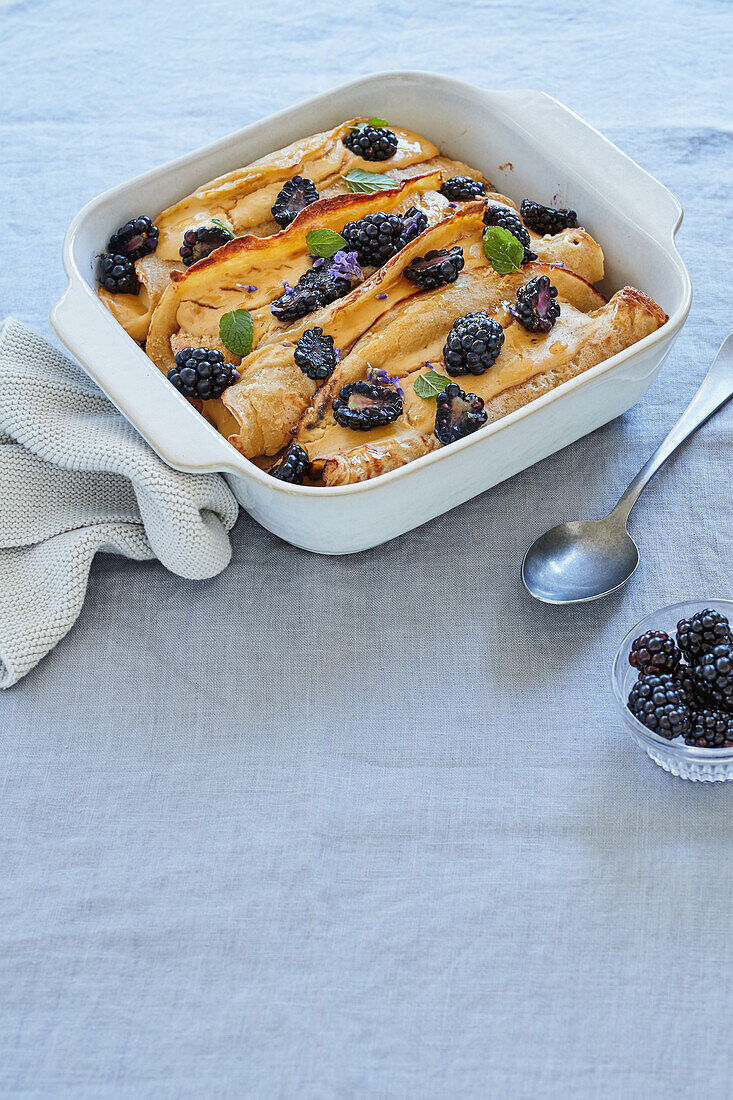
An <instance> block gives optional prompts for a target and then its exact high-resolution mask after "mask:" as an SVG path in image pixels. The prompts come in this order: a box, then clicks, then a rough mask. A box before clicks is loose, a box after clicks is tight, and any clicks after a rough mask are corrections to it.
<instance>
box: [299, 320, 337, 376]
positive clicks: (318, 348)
mask: <svg viewBox="0 0 733 1100" xmlns="http://www.w3.org/2000/svg"><path fill="white" fill-rule="evenodd" d="M293 358H294V359H295V362H296V364H297V365H298V366H299V367H300V369H301V370H302V372H303V374H307V375H308V377H309V378H312V379H313V381H314V382H323V381H325V379H326V378H330V377H331V375H332V374H333V372H334V370H335V369H336V349H335V348H334V346H333V336H328V335H326V334H325V333H324V331H323V329H322V328H320V327H319V326H318V325H316V327H315V328H309V329H306V331H305V332H304V333H303V335H302V336H301V337H300V339H299V340H298V343H297V344H296V345H295V351H294V352H293Z"/></svg>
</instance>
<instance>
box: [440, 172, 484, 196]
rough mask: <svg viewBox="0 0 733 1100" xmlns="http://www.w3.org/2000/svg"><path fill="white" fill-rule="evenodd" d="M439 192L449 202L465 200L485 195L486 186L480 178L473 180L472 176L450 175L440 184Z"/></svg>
mask: <svg viewBox="0 0 733 1100" xmlns="http://www.w3.org/2000/svg"><path fill="white" fill-rule="evenodd" d="M440 193H441V195H445V197H446V198H447V199H450V201H451V202H467V201H468V200H469V199H477V198H478V197H479V196H480V195H485V194H486V188H485V187H484V185H483V183H481V181H480V180H475V179H473V177H472V176H451V178H450V179H448V180H446V181H445V182H444V183H443V184H441V187H440Z"/></svg>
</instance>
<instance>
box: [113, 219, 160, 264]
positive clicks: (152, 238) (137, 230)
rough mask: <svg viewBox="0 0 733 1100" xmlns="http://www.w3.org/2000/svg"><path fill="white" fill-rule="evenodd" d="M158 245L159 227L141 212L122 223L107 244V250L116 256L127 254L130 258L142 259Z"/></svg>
mask: <svg viewBox="0 0 733 1100" xmlns="http://www.w3.org/2000/svg"><path fill="white" fill-rule="evenodd" d="M157 247H158V227H157V225H153V223H152V221H151V220H150V218H148V217H147V216H146V215H145V214H141V215H140V217H139V218H132V220H131V221H129V222H127V223H126V224H125V225H121V226H120V228H119V229H118V230H117V232H116V233H113V234H112V236H111V237H110V239H109V242H108V244H107V251H108V252H111V253H113V255H115V256H127V258H128V260H140V259H141V258H142V257H143V256H147V255H148V253H150V252H155V250H156V248H157Z"/></svg>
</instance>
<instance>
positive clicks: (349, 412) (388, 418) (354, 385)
mask: <svg viewBox="0 0 733 1100" xmlns="http://www.w3.org/2000/svg"><path fill="white" fill-rule="evenodd" d="M401 412H402V398H401V397H400V395H399V394H398V393H397V391H396V390H394V389H391V388H388V387H387V386H379V385H373V384H372V383H371V382H350V383H349V384H348V386H344V387H343V389H342V390H341V392H340V393H339V395H338V397H336V398H335V399H334V402H333V415H334V418H335V420H336V423H337V424H340V425H341V426H342V428H352V429H353V430H354V431H359V432H368V431H370V430H371V429H372V428H382V427H384V425H385V424H391V423H392V421H393V420H396V419H397V417H398V416H399V415H400V413H401Z"/></svg>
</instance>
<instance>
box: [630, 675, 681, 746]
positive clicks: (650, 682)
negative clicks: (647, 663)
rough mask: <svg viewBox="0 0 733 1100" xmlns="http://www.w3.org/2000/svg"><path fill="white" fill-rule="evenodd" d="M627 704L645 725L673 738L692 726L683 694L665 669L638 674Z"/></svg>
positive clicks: (668, 738)
mask: <svg viewBox="0 0 733 1100" xmlns="http://www.w3.org/2000/svg"><path fill="white" fill-rule="evenodd" d="M627 706H628V708H629V710H630V711H631V713H632V714H633V716H634V718H636V719H637V720H638V721H639V722H641V723H642V725H644V726H646V727H647V729H650V730H653V732H654V733H658V734H660V736H661V737H666V738H667V740H668V741H672V740H673V739H674V738H675V737H679V736H680V735H681V736H683V737H684V736H685V735H686V734H687V733H689V731H690V729H691V728H692V721H691V716H690V710H689V707H688V706H687V703H686V701H685V697H684V695H683V694H682V692H681V691H680V689H679V687H678V686H677V684H676V683H675V681H674V678H673V677H672V676H670V675H669V674H668V673H666V672H665V673H662V674H661V675H658V674H656V673H653V672H650V673H645V674H644V675H643V676H640V677H639V679H638V680H637V681H636V683H635V684H634V686H633V687H632V689H631V691H630V693H629V700H628V703H627Z"/></svg>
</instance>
